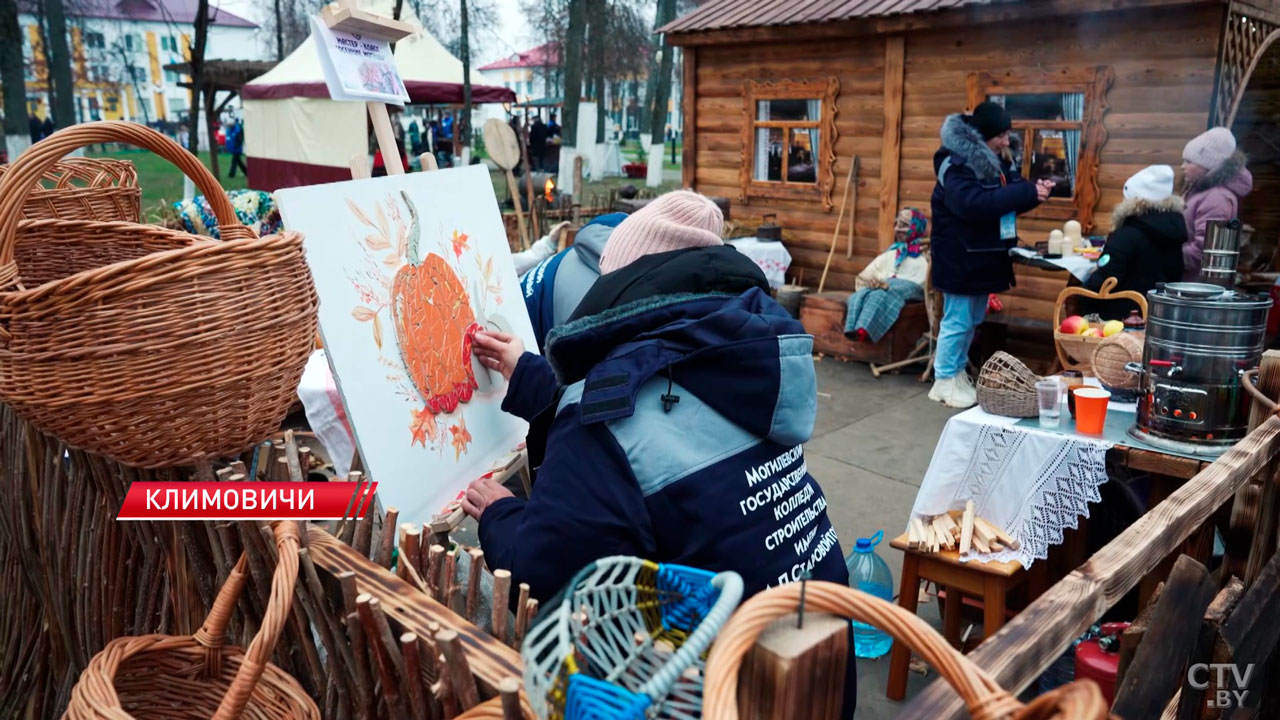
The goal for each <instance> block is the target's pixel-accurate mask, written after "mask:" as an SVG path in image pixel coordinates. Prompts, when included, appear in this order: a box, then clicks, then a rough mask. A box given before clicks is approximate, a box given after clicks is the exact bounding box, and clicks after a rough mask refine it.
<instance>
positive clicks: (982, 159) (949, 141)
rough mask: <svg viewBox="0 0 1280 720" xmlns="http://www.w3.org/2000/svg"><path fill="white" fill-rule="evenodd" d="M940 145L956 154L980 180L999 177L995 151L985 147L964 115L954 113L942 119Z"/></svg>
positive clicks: (978, 133)
mask: <svg viewBox="0 0 1280 720" xmlns="http://www.w3.org/2000/svg"><path fill="white" fill-rule="evenodd" d="M940 135H941V136H942V147H943V149H944V150H948V151H950V152H951V153H952V154H953V155H956V156H958V157H959V158H960V159H961V160H963V161H964V164H965V165H967V166H968V167H969V169H970V170H972V171H973V173H974V174H975V175H977V176H978V178H979V179H981V180H994V179H995V178H998V177H1000V172H1001V164H1000V158H998V157H997V156H996V154H995V152H994V151H993V150H992V149H991V148H989V147H987V143H986V141H985V140H983V139H982V133H980V132H978V129H977V128H975V127H973V126H972V125H970V124H969V123H967V122H965V120H964V115H963V114H961V113H955V114H953V115H948V116H947V119H946V120H943V121H942V131H941V133H940Z"/></svg>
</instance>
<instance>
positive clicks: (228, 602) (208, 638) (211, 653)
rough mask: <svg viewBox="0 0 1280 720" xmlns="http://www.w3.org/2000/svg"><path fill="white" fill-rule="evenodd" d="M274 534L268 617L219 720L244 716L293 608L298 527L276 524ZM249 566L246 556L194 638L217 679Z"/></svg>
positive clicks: (224, 701) (225, 699)
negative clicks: (205, 650)
mask: <svg viewBox="0 0 1280 720" xmlns="http://www.w3.org/2000/svg"><path fill="white" fill-rule="evenodd" d="M272 530H273V531H274V532H275V539H276V557H277V560H276V570H275V573H274V574H273V575H272V577H271V597H270V599H269V601H268V602H267V609H266V612H264V613H263V614H262V625H261V626H260V627H259V629H258V634H257V635H256V636H254V638H253V641H252V642H251V643H249V648H248V649H247V650H245V654H244V659H243V660H241V661H240V669H239V671H238V672H237V673H236V676H235V678H234V679H233V680H232V681H231V686H230V687H229V688H227V694H226V695H225V696H223V698H222V702H221V704H219V705H218V710H217V712H215V713H214V715H213V717H214V720H234V719H235V718H238V717H240V714H241V712H243V710H244V708H245V705H246V704H248V702H249V697H250V695H252V694H253V689H254V687H256V686H257V684H258V679H259V678H261V677H262V672H263V670H265V669H266V666H267V663H268V662H270V661H271V653H272V652H274V651H275V647H276V642H277V641H278V640H279V639H280V634H281V632H283V630H284V624H285V621H286V620H287V619H288V617H289V611H290V610H291V609H292V606H293V594H294V586H295V585H296V583H297V581H298V547H299V543H298V524H297V523H296V522H292V521H284V522H277V523H274V524H273V526H272ZM247 562H248V560H247V557H246V556H245V555H244V554H241V555H240V560H239V561H238V562H236V565H235V567H234V568H233V569H232V571H231V574H230V575H229V576H228V577H227V581H226V582H225V583H224V584H223V585H222V589H221V590H219V591H218V597H217V598H216V599H215V600H214V601H213V607H212V608H211V609H210V610H209V616H208V617H207V618H205V621H204V625H202V626H201V627H200V629H199V630H198V631H196V634H195V636H194V638H195V641H196V642H198V643H200V644H201V645H203V646H205V648H207V649H208V656H207V657H206V663H205V664H206V670H207V671H209V672H212V673H214V674H220V672H221V670H220V667H219V666H220V663H221V661H222V657H221V653H222V645H223V643H224V641H225V639H226V634H227V621H228V620H230V619H231V613H232V611H234V610H235V607H236V601H237V600H238V599H239V597H240V593H241V591H243V590H244V585H245V581H246V579H247V578H246V573H245V568H246V565H247Z"/></svg>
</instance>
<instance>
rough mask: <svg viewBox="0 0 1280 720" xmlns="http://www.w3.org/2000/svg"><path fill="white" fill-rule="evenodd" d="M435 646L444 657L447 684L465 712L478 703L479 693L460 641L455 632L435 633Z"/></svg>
mask: <svg viewBox="0 0 1280 720" xmlns="http://www.w3.org/2000/svg"><path fill="white" fill-rule="evenodd" d="M436 645H438V646H439V647H440V650H441V652H443V653H444V657H445V669H446V672H447V673H448V675H449V684H450V685H452V686H453V691H454V692H455V693H456V694H457V697H458V704H459V706H460V707H461V708H462V710H464V711H466V710H469V709H471V708H473V707H475V706H476V705H477V704H479V702H480V691H479V690H478V689H477V688H476V679H475V676H474V675H472V674H471V663H470V662H469V661H468V660H467V653H466V651H464V650H463V648H462V640H460V639H459V638H458V631H456V630H441V631H440V632H438V633H436Z"/></svg>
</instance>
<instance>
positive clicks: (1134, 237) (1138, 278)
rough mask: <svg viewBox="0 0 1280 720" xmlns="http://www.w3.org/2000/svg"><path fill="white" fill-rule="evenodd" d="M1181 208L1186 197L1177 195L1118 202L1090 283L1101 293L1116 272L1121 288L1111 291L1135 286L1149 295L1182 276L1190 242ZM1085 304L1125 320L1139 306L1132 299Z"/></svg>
mask: <svg viewBox="0 0 1280 720" xmlns="http://www.w3.org/2000/svg"><path fill="white" fill-rule="evenodd" d="M1182 209H1183V200H1182V198H1180V197H1178V196H1176V195H1173V196H1170V197H1167V198H1165V199H1164V200H1162V201H1160V202H1151V201H1149V200H1143V199H1141V198H1133V199H1130V200H1125V201H1124V202H1122V203H1120V204H1119V205H1117V206H1116V209H1115V210H1114V211H1112V213H1111V226H1112V227H1113V228H1115V229H1114V230H1112V231H1111V235H1110V236H1108V237H1107V244H1106V246H1105V247H1104V248H1103V249H1102V255H1101V257H1099V258H1098V269H1097V270H1094V271H1093V274H1092V275H1090V276H1089V281H1088V282H1086V283H1085V287H1087V288H1089V289H1090V290H1093V291H1095V292H1096V291H1097V290H1099V289H1100V288H1101V287H1102V283H1103V282H1105V281H1106V279H1107V278H1112V277H1113V278H1115V279H1116V287H1115V289H1114V290H1112V292H1121V291H1124V290H1133V291H1135V292H1138V293H1141V294H1143V295H1146V294H1147V291H1149V290H1154V289H1155V287H1156V283H1164V282H1178V281H1179V280H1181V279H1182V262H1183V258H1182V245H1183V243H1185V242H1186V241H1187V224H1186V221H1185V220H1184V218H1183V216H1182ZM1081 309H1082V310H1084V311H1085V312H1096V313H1098V314H1099V315H1102V317H1103V318H1104V319H1108V320H1123V319H1124V318H1125V316H1126V315H1128V314H1129V311H1130V310H1136V309H1138V306H1137V305H1136V304H1135V303H1133V302H1130V301H1128V300H1111V301H1093V302H1091V303H1086V304H1085V305H1082V307H1081Z"/></svg>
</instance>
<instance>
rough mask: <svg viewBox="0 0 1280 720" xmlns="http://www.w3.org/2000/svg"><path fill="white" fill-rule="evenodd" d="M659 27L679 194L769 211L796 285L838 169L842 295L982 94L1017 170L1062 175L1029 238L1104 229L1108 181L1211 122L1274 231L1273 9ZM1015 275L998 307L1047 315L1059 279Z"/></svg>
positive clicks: (1279, 99) (881, 4) (1172, 156)
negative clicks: (680, 98) (1238, 157)
mask: <svg viewBox="0 0 1280 720" xmlns="http://www.w3.org/2000/svg"><path fill="white" fill-rule="evenodd" d="M663 30H664V31H665V32H666V33H667V38H668V39H669V41H670V42H671V43H672V44H674V45H678V46H680V47H681V48H682V49H683V51H684V58H685V60H684V71H683V72H684V88H685V96H684V106H683V111H684V117H685V138H684V140H685V142H684V170H683V172H684V177H683V180H684V184H685V185H686V186H687V187H691V188H694V189H696V190H698V191H700V192H703V193H705V194H708V195H720V196H727V197H730V198H733V199H734V205H735V207H734V208H733V217H734V220H735V221H736V222H741V223H745V224H747V225H754V224H755V223H756V222H757V221H759V220H760V219H761V218H762V216H763V215H764V214H766V213H776V214H777V216H778V222H779V223H780V224H781V225H782V227H783V228H784V240H785V241H786V243H787V246H788V248H789V250H790V251H791V254H792V256H793V259H794V260H793V266H792V271H791V273H790V275H791V276H792V277H795V276H797V275H799V274H800V273H801V271H802V272H803V279H804V281H803V284H805V285H808V286H810V287H813V286H816V285H817V284H818V279H819V276H820V275H821V274H822V270H823V265H824V263H825V262H826V258H827V252H828V248H829V247H830V245H831V243H832V233H833V230H834V229H835V225H836V218H837V215H838V213H839V206H840V203H841V197H842V194H843V193H844V191H845V184H846V177H847V176H848V173H849V169H850V163H852V162H853V161H854V158H855V157H856V158H857V161H858V167H857V169H856V176H855V178H854V182H855V187H856V198H857V199H856V204H855V207H854V210H853V211H852V212H853V214H854V232H853V235H852V238H851V239H850V238H848V237H846V236H845V230H843V229H842V230H841V237H840V238H839V241H838V244H837V249H836V252H835V256H834V259H833V261H832V264H831V269H830V276H829V278H828V280H827V287H828V289H831V288H836V289H844V290H851V289H852V288H853V282H854V277H855V276H856V274H857V273H858V272H859V271H860V270H861V269H862V268H863V267H864V266H865V265H866V264H867V263H868V262H869V261H870V260H871V259H872V258H873V257H874V256H875V255H876V254H877V253H879V252H881V251H882V250H883V249H884V248H887V247H888V245H889V244H890V243H891V242H892V229H893V219H894V215H895V214H896V213H897V211H898V210H899V209H900V208H902V207H917V208H920V209H921V210H923V211H925V212H926V213H928V212H929V197H930V194H931V192H932V190H933V186H934V182H935V178H934V171H933V164H932V157H933V154H934V152H935V151H936V150H937V149H938V147H939V136H938V132H939V128H940V126H941V123H942V120H943V118H944V117H945V116H946V115H947V114H949V113H953V112H958V111H962V110H965V109H967V108H972V107H973V106H974V105H975V104H976V103H978V102H980V101H982V100H984V99H988V98H1001V99H1002V100H1003V102H1004V103H1005V106H1006V108H1007V109H1008V110H1009V111H1010V114H1011V115H1012V116H1013V117H1014V119H1015V125H1014V128H1015V133H1016V134H1018V135H1019V136H1020V137H1021V139H1022V145H1023V151H1022V154H1023V167H1024V175H1028V176H1032V177H1045V176H1051V177H1054V178H1055V179H1058V180H1059V184H1058V186H1057V187H1056V188H1055V191H1054V197H1052V198H1051V200H1050V201H1049V202H1047V203H1046V204H1044V205H1043V206H1041V207H1040V208H1038V209H1037V210H1035V211H1033V212H1031V213H1029V214H1028V215H1026V216H1024V217H1023V218H1021V219H1020V221H1019V234H1020V236H1021V237H1022V239H1023V241H1024V242H1025V243H1027V244H1030V243H1033V242H1035V241H1038V240H1044V239H1047V236H1048V232H1049V230H1051V229H1053V228H1060V227H1061V226H1062V224H1063V222H1064V221H1065V220H1068V219H1072V218H1074V219H1077V220H1079V221H1080V222H1081V223H1082V224H1083V226H1084V229H1085V233H1086V234H1097V235H1103V234H1106V233H1107V232H1109V231H1110V229H1111V219H1110V214H1111V209H1112V208H1113V207H1114V206H1115V205H1116V204H1117V203H1119V202H1120V201H1121V200H1122V197H1123V196H1122V188H1123V185H1124V181H1125V180H1126V179H1127V178H1128V177H1129V176H1130V175H1132V174H1133V173H1134V172H1136V171H1138V170H1140V169H1141V168H1142V167H1144V166H1146V165H1150V164H1153V163H1167V164H1170V165H1173V166H1174V167H1175V168H1176V167H1177V166H1178V165H1179V163H1180V162H1181V153H1182V148H1183V145H1184V144H1185V143H1186V142H1187V141H1188V140H1189V139H1191V138H1192V137H1193V136H1195V135H1197V134H1198V133H1200V132H1202V131H1204V130H1205V129H1207V128H1209V127H1212V126H1214V125H1227V126H1229V127H1232V128H1233V130H1234V131H1235V133H1236V135H1237V137H1238V138H1240V145H1241V147H1242V149H1243V150H1244V151H1245V152H1246V153H1248V154H1249V155H1251V157H1252V161H1251V163H1250V167H1251V169H1252V170H1253V172H1254V173H1255V178H1256V181H1255V182H1256V187H1255V190H1254V192H1253V194H1252V195H1251V196H1249V198H1248V199H1247V200H1246V202H1245V203H1244V205H1243V208H1242V210H1241V215H1242V218H1243V219H1244V221H1245V222H1246V223H1249V224H1250V225H1253V226H1254V227H1255V228H1256V230H1257V233H1256V235H1257V237H1258V238H1259V239H1260V240H1261V241H1262V242H1265V243H1270V244H1272V245H1274V243H1275V238H1276V237H1277V235H1280V204H1277V203H1275V202H1274V200H1273V198H1274V197H1275V193H1276V191H1277V190H1280V167H1277V159H1278V158H1280V132H1277V129H1278V128H1277V127H1276V126H1277V122H1278V121H1280V44H1275V41H1276V39H1277V37H1280V0H1251V1H1250V2H1234V1H1232V2H1228V1H1226V0H788V1H782V0H779V1H777V2H758V1H757V0H709V2H705V3H703V4H702V5H701V7H699V8H698V9H696V10H694V11H693V12H691V13H689V14H687V15H685V16H683V17H681V18H679V19H677V20H675V21H674V22H672V23H671V24H669V25H667V26H666V27H665V28H663ZM844 222H845V225H847V224H848V222H849V220H848V217H846V218H845V221H844ZM847 245H849V246H851V248H852V251H851V252H850V251H849V247H847ZM1017 274H1018V286H1017V287H1016V288H1014V289H1013V290H1011V291H1010V292H1009V293H1007V294H1006V295H1005V296H1004V304H1005V308H1006V313H1007V314H1008V315H1009V316H1011V317H1021V318H1030V319H1036V320H1041V321H1048V320H1049V319H1050V318H1051V317H1052V313H1053V304H1054V300H1055V298H1056V296H1057V294H1058V292H1059V291H1060V290H1061V289H1062V288H1063V286H1064V285H1065V284H1066V279H1067V275H1066V273H1065V272H1061V273H1055V272H1046V271H1039V270H1033V269H1030V268H1027V267H1020V268H1019V269H1018V272H1017Z"/></svg>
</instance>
